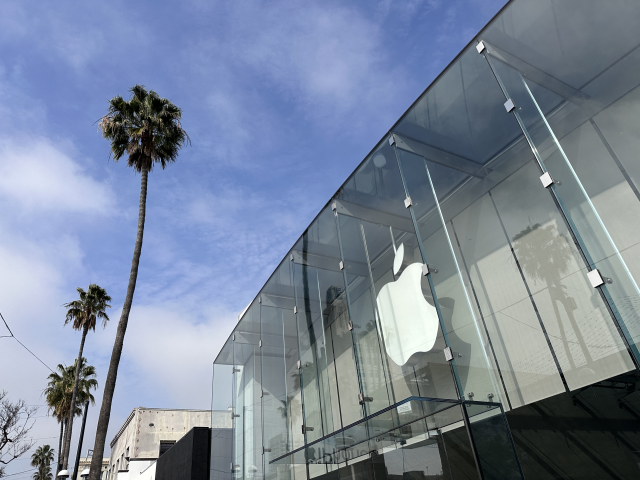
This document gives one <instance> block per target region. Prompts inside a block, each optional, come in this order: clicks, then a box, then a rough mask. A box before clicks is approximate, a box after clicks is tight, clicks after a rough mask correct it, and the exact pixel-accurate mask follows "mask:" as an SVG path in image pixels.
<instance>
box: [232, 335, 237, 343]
mask: <svg viewBox="0 0 640 480" xmlns="http://www.w3.org/2000/svg"><path fill="white" fill-rule="evenodd" d="M232 340H233V341H234V342H235V341H236V334H235V333H234V334H233V338H232Z"/></svg>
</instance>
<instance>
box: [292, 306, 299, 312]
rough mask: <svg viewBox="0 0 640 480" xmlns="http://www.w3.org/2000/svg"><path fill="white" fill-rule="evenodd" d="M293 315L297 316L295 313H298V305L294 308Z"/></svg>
mask: <svg viewBox="0 0 640 480" xmlns="http://www.w3.org/2000/svg"><path fill="white" fill-rule="evenodd" d="M293 313H294V314H295V313H298V307H297V306H296V305H294V307H293Z"/></svg>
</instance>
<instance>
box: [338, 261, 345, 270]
mask: <svg viewBox="0 0 640 480" xmlns="http://www.w3.org/2000/svg"><path fill="white" fill-rule="evenodd" d="M338 266H339V267H340V270H344V262H343V261H342V260H340V263H339V264H338Z"/></svg>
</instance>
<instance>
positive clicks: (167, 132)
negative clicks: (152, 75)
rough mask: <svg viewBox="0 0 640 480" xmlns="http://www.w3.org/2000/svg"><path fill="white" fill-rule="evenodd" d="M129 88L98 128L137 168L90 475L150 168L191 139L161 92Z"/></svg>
mask: <svg viewBox="0 0 640 480" xmlns="http://www.w3.org/2000/svg"><path fill="white" fill-rule="evenodd" d="M130 92H131V97H130V98H129V100H125V99H123V98H122V97H121V96H119V95H118V96H117V97H114V98H112V99H111V100H110V101H109V111H108V113H107V114H106V115H105V116H104V117H102V119H101V120H100V131H101V132H102V135H103V137H104V138H106V139H108V140H109V142H110V146H111V156H112V157H113V159H114V160H115V161H116V162H117V161H118V160H120V159H121V158H122V157H124V156H125V155H126V156H127V165H128V166H129V167H131V168H133V169H134V171H136V172H138V173H140V176H141V181H140V204H139V209H138V231H137V234H136V243H135V246H134V249H133V260H132V262H131V273H130V275H129V285H128V287H127V295H126V297H125V300H124V305H123V306H122V314H121V315H120V321H119V322H118V330H117V332H116V339H115V342H114V345H113V352H112V353H111V362H110V363H109V372H108V373H107V380H106V382H105V385H104V394H103V397H102V405H101V407H100V416H99V417H98V427H97V430H96V440H95V443H94V445H93V458H92V460H91V467H90V472H91V473H90V474H89V480H98V479H99V478H100V470H101V468H102V455H103V454H104V443H105V439H106V437H107V428H108V427H109V418H110V416H111V402H112V400H113V392H114V390H115V388H116V377H117V375H118V365H119V364H120V355H121V354H122V345H123V344H124V335H125V332H126V330H127V323H128V322H129V313H130V312H131V304H132V303H133V293H134V291H135V288H136V280H137V278H138V265H139V264H140V253H141V252H142V236H143V233H144V221H145V215H146V206H147V205H146V204H147V180H148V176H149V172H151V171H152V170H153V167H154V166H156V165H160V167H162V169H164V168H165V167H166V166H167V164H169V163H173V162H175V161H176V159H177V158H178V152H179V151H180V149H181V148H182V147H183V146H185V145H186V144H188V143H189V142H190V140H189V136H188V135H187V132H185V131H184V129H183V128H182V125H181V123H180V120H181V118H182V110H180V109H179V108H178V107H176V106H175V105H174V104H173V103H171V102H170V101H169V100H168V99H166V98H162V97H160V96H159V95H158V94H157V93H156V92H154V91H153V90H147V89H146V88H145V87H144V86H142V85H136V86H134V87H133V88H132V89H131V90H130Z"/></svg>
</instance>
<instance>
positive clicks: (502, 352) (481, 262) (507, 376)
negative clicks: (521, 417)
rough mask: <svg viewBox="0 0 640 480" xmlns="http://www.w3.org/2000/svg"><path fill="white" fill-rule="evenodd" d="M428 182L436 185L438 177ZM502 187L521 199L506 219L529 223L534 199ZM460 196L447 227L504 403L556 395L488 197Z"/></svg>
mask: <svg viewBox="0 0 640 480" xmlns="http://www.w3.org/2000/svg"><path fill="white" fill-rule="evenodd" d="M527 148H528V147H527ZM433 179H434V183H436V182H437V181H438V176H437V175H434V176H433ZM503 182H504V184H505V185H506V186H507V187H506V188H507V189H508V191H511V192H514V191H519V192H520V193H519V196H520V198H522V201H520V202H518V204H517V205H515V206H514V205H513V204H511V203H507V204H506V205H504V206H505V207H506V208H507V209H510V210H511V211H513V214H509V215H513V216H515V215H517V214H519V215H521V216H524V217H525V218H531V213H532V212H531V211H530V209H531V206H533V205H535V203H536V198H531V197H529V196H528V195H527V192H528V190H527V189H524V188H523V186H522V185H521V183H520V181H519V177H518V176H517V175H513V176H510V177H508V178H507V179H505V180H503ZM509 185H510V186H509ZM543 193H544V192H543ZM460 197H461V199H465V200H466V199H468V200H467V202H468V203H470V205H469V206H468V207H467V208H466V209H465V210H463V211H462V212H460V213H459V214H458V215H456V216H455V217H454V218H453V219H452V220H450V221H449V225H450V228H451V232H452V235H453V238H454V241H455V243H456V246H457V247H458V248H459V249H460V250H459V252H460V253H459V255H460V264H461V266H462V268H464V269H465V270H466V272H467V275H468V276H469V282H470V284H471V286H472V289H471V290H472V295H473V296H474V300H475V301H476V302H477V304H478V307H479V311H480V312H481V313H482V315H483V321H484V322H485V323H484V325H485V326H486V328H487V330H488V332H489V338H490V341H491V347H492V349H493V352H494V353H495V355H496V359H497V365H498V367H499V374H500V378H501V381H502V382H504V385H505V388H506V391H507V395H505V396H506V397H507V399H508V400H509V404H510V405H511V407H512V408H516V407H518V406H521V405H524V404H526V403H531V402H534V401H536V400H539V399H541V398H545V397H547V396H551V395H555V394H557V393H559V392H562V391H563V390H564V387H563V384H562V380H561V379H560V375H559V373H558V369H557V367H556V364H555V362H554V359H553V356H552V353H551V350H550V348H549V343H547V339H546V337H545V334H544V332H543V331H542V327H541V323H540V322H541V319H540V318H539V317H538V312H537V310H536V304H535V302H533V301H532V297H531V296H530V290H529V288H528V283H527V282H526V279H525V277H524V276H523V273H522V270H521V269H520V268H518V263H517V257H515V256H514V255H513V251H512V242H511V239H510V237H509V236H508V235H507V233H506V231H505V230H504V228H503V224H502V220H501V217H500V215H499V214H498V211H497V209H496V206H495V201H494V199H493V197H492V196H491V194H490V193H485V194H484V195H482V196H481V197H480V198H478V199H476V195H473V194H472V192H468V191H464V192H461V193H460ZM505 198H507V196H506V195H505ZM474 200H475V201H474ZM533 218H535V217H533ZM589 298H590V297H589ZM589 298H588V299H589ZM589 305H591V302H590V301H589Z"/></svg>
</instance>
